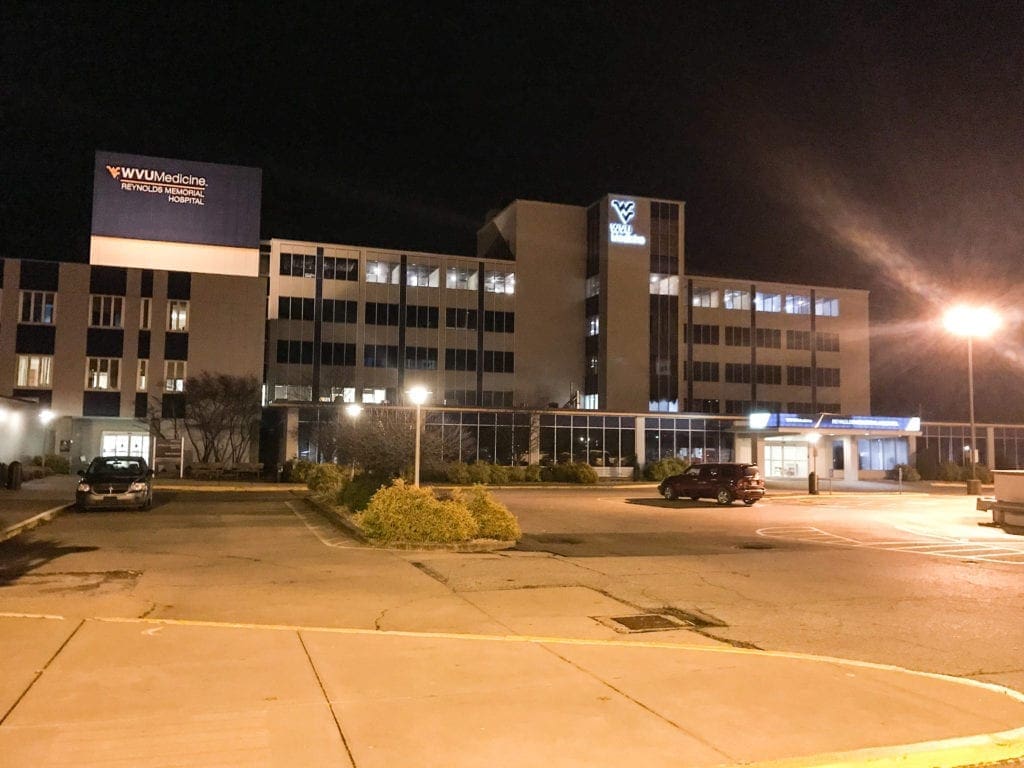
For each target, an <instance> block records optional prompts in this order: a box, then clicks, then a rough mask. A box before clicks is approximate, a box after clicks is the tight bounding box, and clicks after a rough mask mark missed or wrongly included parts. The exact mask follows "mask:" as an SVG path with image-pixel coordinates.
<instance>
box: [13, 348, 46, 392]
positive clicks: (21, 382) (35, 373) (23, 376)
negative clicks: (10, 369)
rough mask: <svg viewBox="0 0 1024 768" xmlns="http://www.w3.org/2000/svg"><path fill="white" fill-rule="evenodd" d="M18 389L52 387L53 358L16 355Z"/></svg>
mask: <svg viewBox="0 0 1024 768" xmlns="http://www.w3.org/2000/svg"><path fill="white" fill-rule="evenodd" d="M17 381H18V386H19V387H50V386H53V358H52V357H51V356H50V355H18V379H17Z"/></svg>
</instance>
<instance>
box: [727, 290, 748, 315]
mask: <svg viewBox="0 0 1024 768" xmlns="http://www.w3.org/2000/svg"><path fill="white" fill-rule="evenodd" d="M725 308H726V309H748V310H749V309H750V291H738V290H735V289H732V288H727V289H726V290H725Z"/></svg>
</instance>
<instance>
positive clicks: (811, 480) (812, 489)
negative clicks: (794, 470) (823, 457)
mask: <svg viewBox="0 0 1024 768" xmlns="http://www.w3.org/2000/svg"><path fill="white" fill-rule="evenodd" d="M818 423H819V424H820V423H821V419H818ZM819 440H821V433H820V432H808V433H807V447H808V448H810V452H811V456H810V459H811V469H810V471H809V472H808V473H807V492H808V493H809V494H811V495H815V496H816V495H817V494H818V441H819Z"/></svg>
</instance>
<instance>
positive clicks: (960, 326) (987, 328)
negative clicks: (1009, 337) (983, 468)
mask: <svg viewBox="0 0 1024 768" xmlns="http://www.w3.org/2000/svg"><path fill="white" fill-rule="evenodd" d="M942 322H943V325H945V326H946V330H947V331H949V332H950V333H953V334H955V335H957V336H966V337H967V401H968V411H969V413H970V420H971V435H970V441H969V446H968V447H969V448H970V457H969V458H970V461H971V479H970V480H968V481H967V492H968V493H971V494H978V493H981V482H980V481H979V480H978V470H977V464H978V448H977V444H976V439H977V435H976V432H975V427H974V338H975V337H978V338H985V337H987V336H991V335H992V333H993V332H995V330H996V329H997V328H999V326H1000V325H1001V324H1002V319H1001V318H1000V317H999V315H998V314H996V312H994V311H993V310H992V309H990V308H988V307H972V306H968V305H966V304H960V305H957V306H955V307H953V308H952V309H950V310H949V311H948V312H946V314H945V316H943V318H942Z"/></svg>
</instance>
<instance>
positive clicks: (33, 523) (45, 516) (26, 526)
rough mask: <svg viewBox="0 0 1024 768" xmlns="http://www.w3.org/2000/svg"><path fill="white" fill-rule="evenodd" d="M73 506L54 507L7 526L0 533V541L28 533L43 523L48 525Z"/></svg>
mask: <svg viewBox="0 0 1024 768" xmlns="http://www.w3.org/2000/svg"><path fill="white" fill-rule="evenodd" d="M74 506H75V505H74V504H62V505H61V506H59V507H54V508H53V509H48V510H46V511H45V512H40V513H39V514H38V515H33V516H32V517H30V518H28V519H27V520H22V521H21V522H20V523H15V524H14V525H9V526H8V527H6V528H4V529H3V531H0V541H7V540H8V539H13V538H14V537H15V536H17V535H18V534H20V533H24V532H25V531H30V530H32V529H33V528H37V527H38V526H40V525H42V524H43V523H48V522H50V521H51V520H53V519H54V518H56V517H58V516H60V515H61V514H63V513H64V512H67V511H68V510H69V509H71V508H72V507H74Z"/></svg>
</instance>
